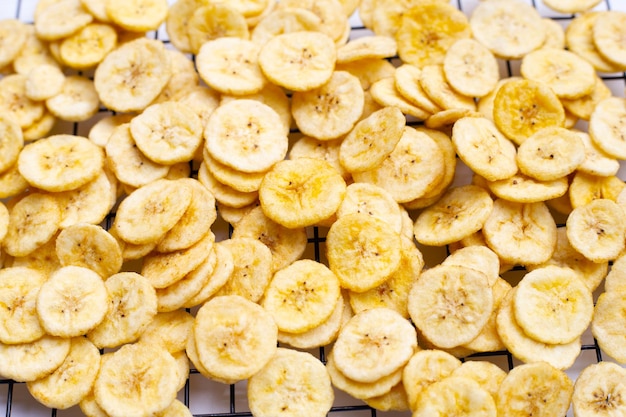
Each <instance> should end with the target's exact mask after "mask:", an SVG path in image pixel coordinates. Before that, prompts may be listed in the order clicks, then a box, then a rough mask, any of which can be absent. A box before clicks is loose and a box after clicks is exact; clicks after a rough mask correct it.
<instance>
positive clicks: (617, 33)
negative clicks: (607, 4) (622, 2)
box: [592, 10, 626, 69]
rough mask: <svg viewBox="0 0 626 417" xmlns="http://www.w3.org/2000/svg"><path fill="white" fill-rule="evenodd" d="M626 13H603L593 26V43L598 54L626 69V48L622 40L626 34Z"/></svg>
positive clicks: (609, 11)
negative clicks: (625, 32) (625, 31)
mask: <svg viewBox="0 0 626 417" xmlns="http://www.w3.org/2000/svg"><path fill="white" fill-rule="evenodd" d="M624 22H626V13H625V12H623V11H618V10H608V11H606V12H601V13H600V14H599V15H598V17H597V18H596V21H595V23H594V24H593V34H592V38H593V43H594V44H595V45H596V48H597V49H598V52H599V53H600V55H602V56H603V57H604V58H605V59H607V60H608V61H609V62H611V63H613V64H615V65H617V67H618V68H620V69H623V68H626V48H624V45H622V44H621V42H620V39H621V37H622V36H623V34H624V30H625V29H624Z"/></svg>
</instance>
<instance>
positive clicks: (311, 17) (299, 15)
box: [250, 7, 321, 46]
mask: <svg viewBox="0 0 626 417" xmlns="http://www.w3.org/2000/svg"><path fill="white" fill-rule="evenodd" d="M320 29H321V19H320V17H319V16H317V15H316V14H315V13H313V12H312V11H310V10H308V9H304V8H302V7H285V8H277V9H275V10H273V11H272V12H271V13H270V14H268V15H267V16H266V17H265V18H263V19H262V20H261V21H260V22H259V23H258V24H257V25H256V26H255V27H254V29H253V30H252V33H251V34H250V39H251V40H252V41H253V42H254V43H255V44H257V45H259V46H263V45H265V44H266V43H267V41H269V40H270V39H272V38H273V37H274V36H277V35H282V34H285V33H292V32H301V31H312V32H320V31H321V30H320Z"/></svg>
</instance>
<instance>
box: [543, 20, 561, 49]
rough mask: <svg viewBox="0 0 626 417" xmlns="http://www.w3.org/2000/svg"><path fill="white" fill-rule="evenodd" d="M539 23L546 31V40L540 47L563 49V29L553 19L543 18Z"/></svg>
mask: <svg viewBox="0 0 626 417" xmlns="http://www.w3.org/2000/svg"><path fill="white" fill-rule="evenodd" d="M541 23H543V26H544V27H545V30H546V39H545V41H544V42H543V45H541V47H542V48H557V49H565V29H564V28H563V26H561V24H560V23H559V22H558V21H557V20H554V19H550V18H549V17H544V18H543V19H541Z"/></svg>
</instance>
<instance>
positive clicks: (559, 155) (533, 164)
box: [516, 127, 585, 181]
mask: <svg viewBox="0 0 626 417" xmlns="http://www.w3.org/2000/svg"><path fill="white" fill-rule="evenodd" d="M584 160H585V145H584V144H583V142H582V140H581V139H580V137H579V136H578V135H577V134H576V133H575V132H572V131H571V130H568V129H565V128H562V127H545V128H542V129H540V130H538V131H536V132H535V133H533V134H532V135H531V136H530V137H528V138H527V139H526V140H525V141H524V142H523V143H522V144H521V145H520V146H519V147H518V148H517V158H516V161H517V166H518V167H519V169H520V171H521V172H522V173H523V174H526V175H528V176H529V177H532V178H535V179H537V180H540V181H552V180H556V179H558V178H561V177H565V176H567V175H569V174H571V173H572V172H574V171H575V170H576V169H577V168H578V166H579V165H580V164H582V163H583V161H584Z"/></svg>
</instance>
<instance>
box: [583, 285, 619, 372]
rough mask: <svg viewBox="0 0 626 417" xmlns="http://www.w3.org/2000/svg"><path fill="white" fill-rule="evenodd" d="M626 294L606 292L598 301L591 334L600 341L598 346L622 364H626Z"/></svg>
mask: <svg viewBox="0 0 626 417" xmlns="http://www.w3.org/2000/svg"><path fill="white" fill-rule="evenodd" d="M625 303H626V293H624V292H623V291H614V292H605V293H602V294H600V297H598V300H597V301H596V306H595V309H594V314H593V320H592V322H591V332H592V334H593V336H594V337H595V338H596V340H597V341H598V346H600V349H602V351H603V352H604V353H606V354H607V355H608V356H609V357H611V358H613V359H614V360H615V361H617V362H618V363H620V364H624V363H626V350H625V349H624V346H625V345H624V332H623V331H621V330H620V329H623V326H624V322H626V315H625V314H624V304H625Z"/></svg>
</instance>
